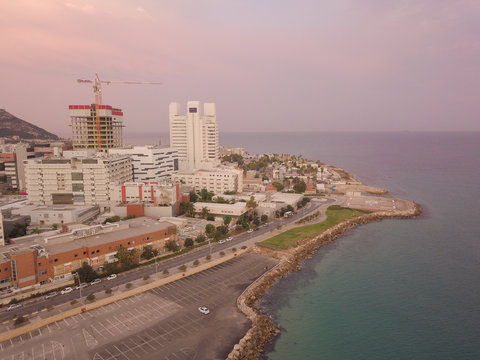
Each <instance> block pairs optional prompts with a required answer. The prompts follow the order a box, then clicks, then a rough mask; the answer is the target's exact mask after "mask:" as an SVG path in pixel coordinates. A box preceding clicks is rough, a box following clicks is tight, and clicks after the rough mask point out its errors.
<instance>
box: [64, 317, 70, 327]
mask: <svg viewBox="0 0 480 360" xmlns="http://www.w3.org/2000/svg"><path fill="white" fill-rule="evenodd" d="M63 321H65V323H66V324H67V325H68V326H70V323H69V322H68V321H67V319H66V318H65V319H63Z"/></svg>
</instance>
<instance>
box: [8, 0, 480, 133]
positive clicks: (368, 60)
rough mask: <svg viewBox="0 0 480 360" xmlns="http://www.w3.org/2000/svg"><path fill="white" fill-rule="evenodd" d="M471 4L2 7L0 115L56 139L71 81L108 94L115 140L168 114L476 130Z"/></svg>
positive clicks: (476, 27) (479, 10)
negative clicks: (120, 119)
mask: <svg viewBox="0 0 480 360" xmlns="http://www.w3.org/2000/svg"><path fill="white" fill-rule="evenodd" d="M478 19H480V1H478V0H456V1H451V0H404V1H385V0H355V1H354V0H312V1H310V0H303V1H287V0H275V1H273V0H270V1H251V0H245V1H225V0H205V1H198V0H190V1H187V0H183V1H180V0H162V1H155V0H151V1H129V0H102V1H93V0H91V1H86V0H85V1H83V0H79V1H75V0H68V1H62V0H50V1H48V0H45V1H34V0H15V1H2V2H1V4H0V33H1V34H2V35H1V36H0V46H1V51H0V74H1V79H2V83H1V86H0V99H1V102H0V108H5V109H6V110H7V111H9V112H11V113H12V114H14V115H16V116H18V117H20V118H23V119H24V120H27V121H29V122H32V123H34V124H36V125H39V126H41V127H44V128H46V129H47V130H50V131H52V132H54V133H57V134H60V135H66V136H68V135H69V134H70V130H69V127H68V125H69V117H68V105H69V104H89V103H91V102H93V91H92V90H91V88H90V86H89V85H86V84H77V83H76V79H77V78H93V76H94V74H95V73H99V74H100V76H101V77H102V78H104V79H106V80H138V81H159V82H162V83H163V85H160V86H147V85H145V86H137V85H110V86H105V87H104V96H103V98H104V103H105V104H110V105H113V106H117V107H121V108H122V109H123V111H124V113H125V125H126V128H125V132H143V131H145V132H146V131H149V132H166V131H168V103H169V102H171V101H179V102H181V103H183V104H185V103H186V101H187V100H200V101H205V102H216V103H217V119H218V122H219V126H220V130H221V131H271V130H275V131H311V130H315V131H389V130H393V131H404V130H409V131H428V130H435V131H438V130H440V131H450V130H460V131H479V130H480V126H479V122H478V120H477V119H478V116H479V114H480V101H479V99H480V70H479V64H480V37H479V35H478V34H480V21H479V20H478Z"/></svg>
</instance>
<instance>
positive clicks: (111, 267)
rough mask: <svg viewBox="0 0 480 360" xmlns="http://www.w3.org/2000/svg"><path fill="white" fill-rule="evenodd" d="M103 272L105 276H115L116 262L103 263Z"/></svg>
mask: <svg viewBox="0 0 480 360" xmlns="http://www.w3.org/2000/svg"><path fill="white" fill-rule="evenodd" d="M103 272H104V273H105V274H106V275H110V274H115V273H117V272H118V262H116V261H115V262H111V263H105V264H104V265H103Z"/></svg>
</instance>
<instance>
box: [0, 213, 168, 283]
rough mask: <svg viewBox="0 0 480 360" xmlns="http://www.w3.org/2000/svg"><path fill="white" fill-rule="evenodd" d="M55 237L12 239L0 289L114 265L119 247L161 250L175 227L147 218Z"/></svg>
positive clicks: (1, 260)
mask: <svg viewBox="0 0 480 360" xmlns="http://www.w3.org/2000/svg"><path fill="white" fill-rule="evenodd" d="M63 230H66V231H69V232H64V233H59V234H56V235H51V234H50V235H45V234H36V235H29V236H25V237H22V238H16V239H14V241H15V243H12V244H11V245H7V246H5V247H3V248H2V252H1V253H0V269H1V272H0V288H5V287H14V288H28V287H29V286H33V285H37V284H40V285H41V284H47V283H49V282H52V281H62V280H64V279H71V277H72V272H74V271H75V270H76V269H78V268H80V267H81V266H82V264H83V263H84V262H86V263H88V264H89V265H91V266H93V267H94V268H97V267H99V266H101V265H103V264H105V263H109V262H114V261H117V260H116V258H115V254H116V253H117V251H118V249H120V247H124V248H126V249H140V250H141V249H143V247H145V246H146V245H150V246H152V247H153V248H156V249H159V250H161V251H163V250H164V247H165V242H166V241H168V240H169V239H176V236H177V235H176V234H177V230H176V227H175V225H173V224H171V223H169V222H159V221H156V220H153V219H149V218H138V219H132V220H128V221H122V222H118V223H114V224H107V225H95V226H81V227H76V228H75V229H74V230H69V229H68V227H66V226H64V229H63Z"/></svg>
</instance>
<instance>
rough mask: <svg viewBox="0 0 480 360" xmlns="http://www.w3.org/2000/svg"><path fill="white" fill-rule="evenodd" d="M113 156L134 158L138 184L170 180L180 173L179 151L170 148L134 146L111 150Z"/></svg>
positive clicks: (135, 175)
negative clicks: (176, 173)
mask: <svg viewBox="0 0 480 360" xmlns="http://www.w3.org/2000/svg"><path fill="white" fill-rule="evenodd" d="M108 153H109V154H112V155H128V156H130V157H131V158H132V164H133V179H134V181H138V182H151V181H164V180H170V179H171V177H172V175H173V174H174V173H175V172H177V171H178V151H177V149H175V148H173V147H169V146H152V145H147V146H133V147H130V148H118V149H110V150H109V151H108Z"/></svg>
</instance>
